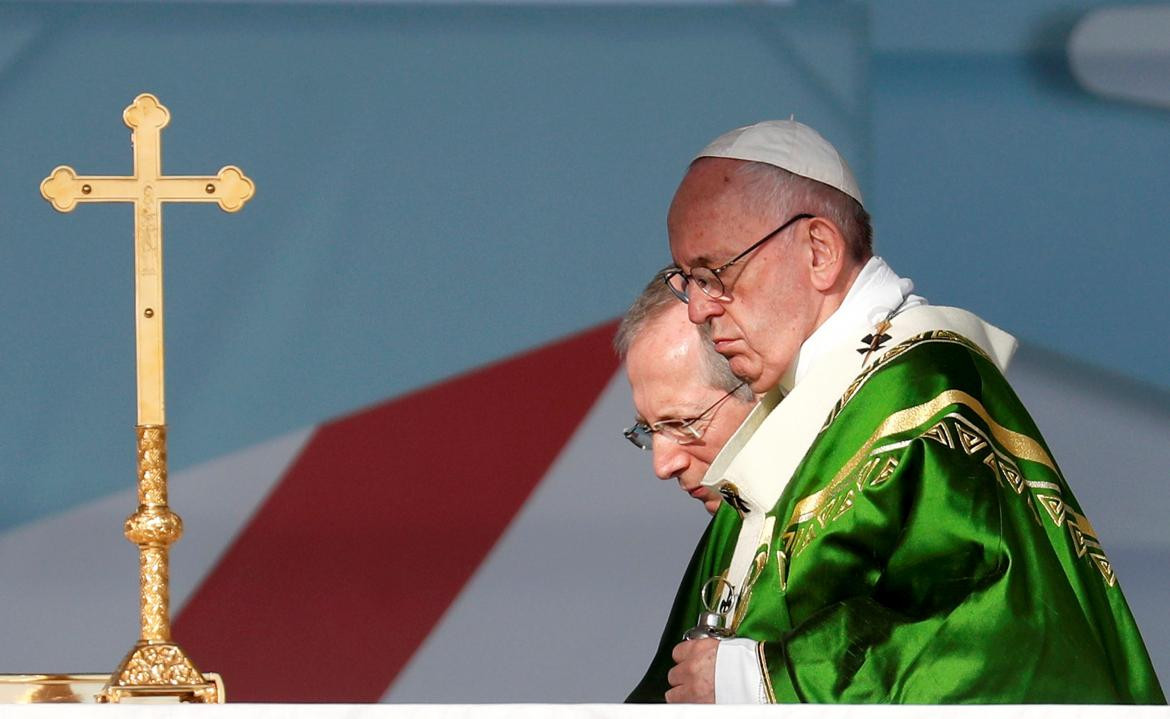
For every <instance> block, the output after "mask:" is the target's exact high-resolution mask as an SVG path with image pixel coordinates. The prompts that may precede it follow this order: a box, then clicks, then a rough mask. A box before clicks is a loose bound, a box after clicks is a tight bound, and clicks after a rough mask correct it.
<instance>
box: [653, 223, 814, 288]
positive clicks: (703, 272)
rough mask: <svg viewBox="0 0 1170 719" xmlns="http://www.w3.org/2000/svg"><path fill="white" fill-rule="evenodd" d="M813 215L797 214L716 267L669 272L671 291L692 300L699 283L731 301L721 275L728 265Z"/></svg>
mask: <svg viewBox="0 0 1170 719" xmlns="http://www.w3.org/2000/svg"><path fill="white" fill-rule="evenodd" d="M813 217H816V215H810V214H807V213H801V214H799V215H796V216H795V217H793V218H792V219H790V220H788V221H787V222H785V223H784V224H783V225H780V226H779V227H777V228H776V229H774V230H772V231H771V232H769V233H768V234H766V235H764V236H763V237H761V238H760V240H759V241H758V242H756V243H755V244H753V245H752V246H751V247H749V248H747V249H746V250H744V251H743V252H741V253H739V254H738V255H736V256H735V257H733V258H731V259H730V260H728V261H727V262H724V263H723V264H722V265H720V266H719V267H716V268H715V269H711V268H710V267H696V268H695V269H693V270H691V272H690V274H687V273H686V272H683V271H682V270H681V269H675V270H671V271H669V272H667V273H666V274H665V275H664V276H663V280H664V281H665V282H666V286H667V287H669V288H670V291H671V292H673V293H674V296H675V297H677V298H679V299H680V300H682V301H683V302H690V289H691V285H692V284H694V285H697V286H698V288H699V289H700V290H702V292H703V294H705V295H707V296H708V297H710V298H711V299H713V300H720V301H724V302H726V301H729V300H730V299H731V297H730V296H729V295H728V294H727V286H726V285H725V284H724V283H723V280H722V278H720V277H719V275H721V274H723V271H724V270H726V269H727V268H728V267H731V266H732V265H734V264H735V263H736V262H739V261H740V260H742V259H743V258H744V257H747V255H748V254H749V253H750V252H751V251H752V250H754V249H756V248H757V247H759V246H760V245H762V244H764V243H765V242H767V241H768V240H770V239H772V238H773V237H775V236H776V235H779V234H780V233H781V232H783V231H784V230H786V229H788V227H789V226H790V225H792V224H793V223H795V222H797V221H799V220H809V219H812V218H813Z"/></svg>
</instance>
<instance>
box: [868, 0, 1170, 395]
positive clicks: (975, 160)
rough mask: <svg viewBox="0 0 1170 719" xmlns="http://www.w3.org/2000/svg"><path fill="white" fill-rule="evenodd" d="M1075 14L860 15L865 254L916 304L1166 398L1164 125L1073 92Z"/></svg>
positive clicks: (1169, 213)
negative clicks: (869, 242) (868, 156)
mask: <svg viewBox="0 0 1170 719" xmlns="http://www.w3.org/2000/svg"><path fill="white" fill-rule="evenodd" d="M1090 5H1091V3H1063V4H1061V3H1048V2H1037V3H1022V4H1008V3H1004V4H1002V5H1001V4H995V3H987V4H979V5H978V6H974V5H973V6H970V7H968V8H967V9H965V10H954V11H952V12H942V11H941V10H937V9H936V10H934V11H927V10H922V7H920V6H921V4H920V3H897V2H895V3H891V4H890V5H888V6H887V5H886V4H883V3H875V4H874V5H873V6H872V12H873V14H874V20H873V25H874V27H875V28H876V29H875V37H876V42H878V43H879V44H880V47H883V48H890V49H884V50H878V51H877V52H876V53H875V55H874V60H873V64H872V72H873V78H874V84H873V88H872V93H873V116H874V121H873V138H874V151H875V167H876V170H875V183H874V186H873V188H872V190H870V193H869V194H870V197H871V198H873V200H872V203H871V204H872V209H873V214H874V215H875V224H876V228H877V241H878V245H879V247H880V250H881V252H882V253H883V254H885V255H887V256H888V257H889V258H890V259H891V261H892V262H893V263H894V265H895V267H896V268H897V269H898V270H899V271H900V272H902V273H905V274H908V275H910V276H912V277H914V278H915V279H916V280H917V282H918V285H919V288H920V289H921V290H922V291H923V292H924V293H925V294H926V295H927V296H928V297H929V298H930V299H931V300H932V301H934V302H936V303H940V304H954V305H960V306H964V307H968V308H970V309H972V310H975V311H976V312H979V313H980V314H982V315H984V316H985V317H986V318H987V319H989V320H991V321H993V322H995V323H997V324H999V325H1001V326H1003V327H1004V328H1005V329H1008V330H1010V331H1012V332H1014V333H1016V334H1018V335H1019V336H1021V337H1022V338H1024V339H1027V340H1032V341H1035V342H1037V343H1040V344H1041V345H1044V346H1047V347H1050V348H1052V349H1055V350H1058V351H1060V352H1063V353H1065V354H1067V355H1070V356H1072V357H1076V358H1079V359H1081V360H1084V361H1087V362H1090V363H1093V364H1095V365H1098V366H1105V367H1108V368H1110V369H1111V370H1114V371H1119V372H1122V373H1124V374H1126V375H1128V376H1129V377H1132V378H1136V379H1139V380H1143V381H1146V382H1151V383H1155V384H1156V385H1159V386H1160V387H1162V388H1167V387H1170V363H1167V362H1166V357H1167V356H1170V331H1168V330H1170V325H1168V323H1167V320H1166V318H1165V312H1164V308H1165V306H1166V305H1167V302H1168V301H1170V292H1168V291H1167V289H1166V280H1165V271H1166V267H1167V266H1170V242H1168V241H1167V237H1168V234H1167V229H1166V228H1167V227H1170V203H1167V202H1166V197H1165V195H1166V188H1167V187H1168V186H1170V161H1168V158H1170V113H1166V112H1162V111H1157V110H1150V109H1145V108H1141V107H1137V106H1128V105H1124V104H1114V103H1110V102H1107V101H1104V100H1101V99H1098V98H1095V97H1093V96H1090V95H1088V94H1087V93H1085V92H1083V91H1082V90H1081V89H1080V88H1079V87H1077V86H1076V85H1075V83H1074V82H1073V80H1072V78H1071V76H1070V75H1069V74H1068V71H1067V67H1066V61H1065V59H1064V55H1063V52H1064V40H1065V34H1066V33H1067V32H1068V30H1069V28H1071V27H1072V25H1073V24H1074V23H1075V21H1076V19H1077V18H1078V17H1079V16H1080V15H1081V14H1082V13H1083V12H1085V11H1087V8H1088V7H1089V6H1090ZM916 10H922V12H916ZM979 17H982V18H983V21H982V22H977V19H978V18H979ZM960 21H962V24H964V25H966V26H970V27H971V28H972V29H971V31H970V32H969V33H966V34H964V33H960V32H959V31H958V30H957V26H956V22H960ZM987 25H990V26H991V27H993V28H999V29H1000V31H1001V32H1000V33H999V34H998V35H996V34H995V33H991V32H990V31H986V32H985V31H984V30H981V29H979V28H984V27H985V26H987ZM996 37H997V38H999V40H994V38H996ZM1005 38H1012V39H1011V40H1010V41H1009V40H1007V39H1005ZM947 39H950V41H951V43H952V44H951V48H952V49H946V46H947V44H948V43H947Z"/></svg>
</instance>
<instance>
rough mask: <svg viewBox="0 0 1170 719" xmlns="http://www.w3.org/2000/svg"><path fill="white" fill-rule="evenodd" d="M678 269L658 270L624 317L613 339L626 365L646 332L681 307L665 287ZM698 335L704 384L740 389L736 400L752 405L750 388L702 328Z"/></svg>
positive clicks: (726, 390) (668, 267) (752, 397)
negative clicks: (732, 368)
mask: <svg viewBox="0 0 1170 719" xmlns="http://www.w3.org/2000/svg"><path fill="white" fill-rule="evenodd" d="M675 269H678V268H676V267H675V266H673V265H670V266H667V267H663V268H662V269H661V270H659V271H658V272H657V273H656V274H655V275H654V278H653V279H651V280H650V282H649V283H648V284H647V285H646V288H645V289H643V290H642V294H640V295H638V299H636V300H634V304H632V305H630V309H628V310H626V314H625V316H624V317H622V322H621V324H620V325H619V326H618V330H617V334H616V335H614V338H613V348H614V350H615V351H616V352H617V354H618V357H620V358H621V359H622V361H623V362H624V361H625V359H626V356H627V355H628V354H629V353H630V345H632V344H633V343H634V340H635V339H637V338H638V337H639V336H640V335H641V334H642V333H643V332H645V331H646V329H647V328H648V327H649V326H650V325H651V324H652V323H653V322H654V321H655V320H657V319H659V318H660V317H662V315H664V314H665V313H666V311H667V310H668V309H670V308H671V307H673V306H675V305H677V304H678V302H679V299H678V298H677V297H675V296H674V293H673V292H671V291H670V288H669V287H667V286H666V273H667V272H670V271H671V270H675ZM705 326H706V325H704V327H705ZM695 332H696V333H697V334H698V335H699V346H700V357H701V358H702V364H703V380H704V381H705V382H707V384H709V385H711V386H712V387H714V388H716V389H721V390H723V391H724V392H731V391H732V390H735V389H736V387H739V389H738V390H736V392H735V395H734V397H735V399H738V400H740V401H743V402H751V401H753V400H754V399H755V396H754V395H753V394H752V391H751V388H749V387H748V386H747V385H743V386H740V385H741V384H742V383H743V381H742V380H741V379H739V378H738V377H736V376H735V375H734V374H732V373H731V367H730V366H729V365H728V364H727V359H726V358H725V357H724V356H723V355H721V354H719V353H718V352H716V351H715V346H714V345H713V344H711V339H710V337H708V336H707V333H705V332H702V331H701V330H700V328H699V327H696V328H695Z"/></svg>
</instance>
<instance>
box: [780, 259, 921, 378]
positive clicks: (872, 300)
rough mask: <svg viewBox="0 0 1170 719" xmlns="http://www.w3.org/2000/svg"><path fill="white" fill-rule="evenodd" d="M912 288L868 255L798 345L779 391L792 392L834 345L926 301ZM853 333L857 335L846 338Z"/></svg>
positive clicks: (888, 267)
mask: <svg viewBox="0 0 1170 719" xmlns="http://www.w3.org/2000/svg"><path fill="white" fill-rule="evenodd" d="M913 290H914V282H913V280H910V279H908V278H905V277H899V276H898V275H897V273H895V272H894V271H893V270H892V269H891V268H890V266H889V265H888V264H886V262H885V260H883V259H882V258H880V257H876V256H875V257H871V258H870V259H869V261H868V262H866V263H865V266H864V267H862V268H861V273H860V274H859V275H857V279H856V280H854V281H853V286H852V287H850V288H849V292H847V293H846V295H845V300H844V301H843V302H842V303H841V306H840V307H838V308H837V311H836V312H834V313H833V314H832V315H830V316H829V319H827V320H825V321H824V322H823V323H822V324H821V326H820V327H818V328H817V329H816V330H815V331H814V332H813V333H812V334H811V335H809V337H808V339H806V340H805V341H804V344H802V345H801V346H800V351H799V352H797V353H796V357H795V358H794V359H793V361H792V364H791V365H789V367H788V371H787V372H785V373H784V376H783V377H782V378H781V379H780V389H781V391H782V392H784V393H787V392H790V391H792V388H793V387H795V386H796V383H797V382H800V380H801V379H803V378H804V377H805V376H806V375H807V374H808V371H809V369H810V368H812V367H813V365H815V364H816V362H817V360H819V359H820V358H821V357H823V356H824V354H825V353H826V352H828V351H829V350H831V349H833V348H834V347H837V346H838V345H840V344H842V343H844V342H848V341H850V340H857V341H859V342H860V339H861V337H862V335H864V334H865V333H866V332H868V331H870V330H872V329H873V328H874V327H875V326H876V325H877V324H878V323H880V322H881V321H882V320H884V319H886V318H888V317H889V316H890V315H891V314H892V313H895V312H902V311H904V310H908V309H910V308H911V307H917V306H919V305H924V304H927V302H926V300H925V299H924V298H922V297H919V296H918V295H914V294H910V293H911V292H913ZM853 334H856V335H857V337H850V335H853Z"/></svg>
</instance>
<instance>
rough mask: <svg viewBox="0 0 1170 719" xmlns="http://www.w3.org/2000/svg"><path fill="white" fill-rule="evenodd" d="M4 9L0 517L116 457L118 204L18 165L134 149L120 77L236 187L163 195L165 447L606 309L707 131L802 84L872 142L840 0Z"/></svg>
mask: <svg viewBox="0 0 1170 719" xmlns="http://www.w3.org/2000/svg"><path fill="white" fill-rule="evenodd" d="M0 28H3V31H2V34H0V40H3V41H4V42H5V43H8V46H7V47H6V48H4V51H3V52H2V53H0V58H6V59H7V64H6V65H4V66H3V67H0V117H2V118H3V122H2V123H0V143H2V146H3V147H4V148H5V152H4V162H3V170H2V171H0V218H3V223H4V224H3V227H4V234H3V241H2V243H0V252H2V253H3V254H2V261H0V302H2V303H3V307H4V308H5V316H4V321H3V324H2V325H0V327H2V328H3V329H2V330H0V331H2V332H3V336H2V338H0V340H2V345H0V346H2V347H3V356H2V359H0V387H2V388H3V391H4V400H5V401H4V403H3V415H2V419H0V443H2V444H0V483H2V485H3V487H4V492H5V501H4V503H3V505H0V529H2V528H4V527H8V526H12V525H13V524H16V523H19V522H22V521H26V520H28V519H31V518H33V517H36V516H38V515H41V514H44V513H46V512H51V511H54V510H58V509H62V508H64V507H66V506H69V505H70V504H72V503H75V502H78V501H81V500H84V499H87V498H90V497H94V496H97V495H100V494H103V493H105V492H108V491H111V490H113V489H116V488H122V487H126V486H128V485H129V484H131V483H132V482H133V479H134V464H133V456H134V448H133V431H132V426H133V424H134V407H135V404H134V399H133V398H134V386H133V377H134V374H133V324H132V318H131V301H132V284H131V263H132V249H131V230H130V228H131V212H130V210H129V208H128V207H119V206H98V205H88V206H83V207H80V208H78V209H77V210H76V211H75V212H73V213H72V214H68V215H60V214H57V213H56V212H54V211H52V210H51V208H50V207H49V205H48V204H47V203H45V202H44V201H43V200H41V199H40V197H39V195H38V193H37V187H38V185H39V183H40V181H41V179H42V178H43V177H44V176H45V175H47V174H48V173H49V171H50V170H51V169H52V168H53V167H54V166H55V165H57V164H70V165H73V166H74V167H75V168H76V169H77V170H78V171H79V172H81V173H87V174H118V173H124V172H127V171H128V170H129V169H130V147H129V143H128V141H127V140H128V130H127V129H126V128H125V127H124V126H123V125H122V121H121V112H122V109H123V107H125V106H126V105H127V104H129V102H130V101H131V100H132V99H133V97H134V96H135V95H136V94H137V93H139V92H141V91H144V90H147V91H151V92H154V93H155V94H157V95H158V96H159V98H160V99H161V100H162V102H163V103H164V104H165V105H167V106H168V107H169V108H170V110H171V112H172V122H171V125H170V127H169V128H167V130H166V131H165V132H164V134H163V144H164V159H163V169H164V172H167V173H169V174H204V173H209V172H214V171H215V170H217V169H218V168H219V167H220V166H222V165H224V164H229V163H232V164H237V165H239V166H240V167H242V168H243V169H244V170H245V171H246V172H247V173H248V174H249V175H250V176H251V177H252V178H253V179H254V180H255V181H256V183H257V187H258V190H257V195H256V197H255V199H254V200H253V201H252V202H251V203H250V204H249V205H248V206H247V207H246V208H245V209H244V210H243V211H242V212H241V213H239V214H238V215H226V214H223V213H221V212H219V211H218V210H217V209H214V208H213V207H212V206H207V205H201V206H180V205H172V206H168V207H167V208H166V210H165V212H164V215H165V221H166V224H165V228H166V232H165V239H166V243H167V244H166V253H167V257H166V263H167V302H168V305H167V308H168V316H167V322H168V324H167V332H168V336H167V342H168V350H169V355H168V383H169V384H168V394H169V405H168V420H169V424H170V426H171V444H170V453H171V467H172V469H181V468H183V467H185V466H188V465H190V464H192V463H195V462H198V461H201V460H205V459H207V458H209V457H213V456H217V455H220V454H222V453H225V452H228V451H230V450H233V449H237V448H239V447H243V446H247V445H250V444H252V443H255V442H258V441H260V440H263V439H265V438H268V437H272V436H276V435H280V434H283V433H285V432H288V431H291V430H294V429H299V428H303V427H305V426H309V425H312V424H315V423H318V422H321V421H323V420H326V419H328V418H331V417H335V416H337V415H340V414H343V413H347V412H351V411H353V410H356V409H358V408H360V407H363V406H366V405H369V404H372V403H374V402H377V401H380V400H382V399H384V398H387V397H391V396H395V395H398V394H400V393H402V392H404V391H407V390H410V389H412V388H417V387H420V386H423V385H426V384H429V383H433V382H435V381H438V380H440V379H442V378H444V377H447V376H450V375H451V374H453V373H457V372H460V371H463V370H466V369H468V368H471V367H474V366H477V365H480V364H482V363H484V362H488V361H491V360H494V359H498V358H500V357H504V356H507V355H510V354H512V353H515V352H518V351H521V350H523V349H525V348H529V347H533V346H536V345H539V344H542V343H545V342H548V341H550V340H553V339H555V338H558V337H561V336H563V335H566V334H568V333H571V332H574V331H577V330H580V329H583V328H585V327H588V326H592V325H594V324H596V323H599V322H602V321H605V320H608V319H610V318H612V317H615V316H617V315H618V314H619V313H620V312H621V311H622V310H623V309H624V308H625V306H626V305H627V304H628V303H629V301H630V300H631V299H632V298H633V296H634V295H635V294H636V293H637V292H638V290H639V289H640V288H641V286H642V285H643V284H644V282H645V279H646V278H648V277H649V276H650V274H651V273H652V272H653V271H654V270H656V269H657V268H658V267H660V266H661V265H663V264H665V263H666V262H667V260H668V252H667V247H666V239H665V230H664V221H663V220H664V216H665V211H666V206H667V204H668V202H669V199H670V196H671V194H672V193H673V190H674V187H675V185H676V183H677V181H678V179H679V178H680V177H681V174H682V172H683V170H684V168H685V166H686V163H687V161H688V160H689V158H690V157H691V155H692V154H693V153H694V152H695V151H697V150H698V149H699V148H701V147H702V146H703V145H704V144H705V143H706V142H707V141H708V140H709V139H711V138H712V137H714V136H715V135H716V134H718V133H720V132H722V131H724V130H726V129H729V128H731V127H734V126H737V125H741V124H745V123H748V122H752V121H755V120H759V119H763V118H767V117H786V116H788V114H789V113H792V112H795V113H798V116H799V117H800V119H803V120H805V121H807V122H809V123H811V124H813V125H815V126H817V127H818V128H820V129H821V130H822V131H823V132H824V133H825V134H826V135H827V136H828V137H830V138H831V139H832V140H833V141H834V142H836V143H838V144H839V145H840V147H841V148H842V149H843V150H844V151H845V152H846V153H848V154H850V155H851V156H852V157H855V158H859V159H858V160H857V162H856V164H857V165H858V167H857V169H858V171H859V173H860V174H862V175H863V176H864V175H865V174H867V172H868V168H867V165H866V160H865V158H866V153H865V151H864V144H863V143H864V135H865V131H866V125H865V119H864V115H865V113H864V104H863V103H862V102H861V94H862V88H863V87H864V82H863V81H864V64H865V60H864V44H863V40H864V32H865V25H864V15H863V13H862V12H861V8H859V7H857V6H856V5H854V4H852V3H828V4H823V5H818V6H817V7H815V8H803V7H801V8H776V7H766V6H759V7H718V8H716V7H708V8H703V7H680V8H647V7H545V8H539V7H465V6H436V7H421V6H386V7H372V6H367V5H353V6H347V5H331V6H303V5H299V4H297V5H287V6H275V5H238V4H232V5H220V4H214V5H207V4H182V5H177V4H170V3H167V4H161V3H117V4H111V5H103V4H83V5H64V6H61V5H45V4H36V3H32V4H26V3H15V4H13V3H6V4H4V5H0ZM568 370H569V375H568V377H567V381H571V368H568ZM532 421H533V422H534V423H535V422H539V421H540V418H539V417H533V418H532ZM461 431H480V430H476V429H472V428H452V433H453V438H454V437H455V436H457V434H458V432H461ZM386 441H393V438H392V437H389V438H386ZM404 451H406V448H404Z"/></svg>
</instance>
